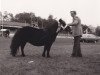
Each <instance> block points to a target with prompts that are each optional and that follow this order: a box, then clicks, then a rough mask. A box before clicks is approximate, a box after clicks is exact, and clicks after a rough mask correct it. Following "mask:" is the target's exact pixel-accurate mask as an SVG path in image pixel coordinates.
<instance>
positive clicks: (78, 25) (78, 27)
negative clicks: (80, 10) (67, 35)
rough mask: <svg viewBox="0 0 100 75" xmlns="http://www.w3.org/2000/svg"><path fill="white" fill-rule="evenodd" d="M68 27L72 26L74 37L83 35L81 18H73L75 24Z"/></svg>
mask: <svg viewBox="0 0 100 75" xmlns="http://www.w3.org/2000/svg"><path fill="white" fill-rule="evenodd" d="M68 25H69V26H72V35H73V36H74V37H75V36H80V35H82V26H81V20H80V18H79V17H77V16H75V17H74V18H73V22H72V23H70V24H68Z"/></svg>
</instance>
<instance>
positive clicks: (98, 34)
mask: <svg viewBox="0 0 100 75" xmlns="http://www.w3.org/2000/svg"><path fill="white" fill-rule="evenodd" d="M95 34H96V35H97V36H100V26H97V28H96V30H95Z"/></svg>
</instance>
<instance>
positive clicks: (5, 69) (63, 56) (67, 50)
mask: <svg viewBox="0 0 100 75" xmlns="http://www.w3.org/2000/svg"><path fill="white" fill-rule="evenodd" d="M10 42H11V38H2V37H0V75H100V43H99V42H98V43H96V44H94V43H81V49H82V54H83V57H82V58H80V57H77V58H76V57H71V56H70V55H71V53H72V47H73V40H72V39H67V38H62V39H61V38H59V39H56V41H55V42H54V44H53V45H52V48H51V51H50V55H51V58H44V57H42V56H41V55H42V51H43V47H36V46H32V45H30V44H27V45H26V46H25V54H26V57H21V56H20V54H21V53H20V51H19V53H18V54H17V56H16V57H12V56H11V55H10V48H9V46H10Z"/></svg>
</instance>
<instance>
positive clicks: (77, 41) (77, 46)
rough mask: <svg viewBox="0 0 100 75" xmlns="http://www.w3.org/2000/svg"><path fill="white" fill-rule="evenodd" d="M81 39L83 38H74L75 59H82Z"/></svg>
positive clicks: (73, 53)
mask: <svg viewBox="0 0 100 75" xmlns="http://www.w3.org/2000/svg"><path fill="white" fill-rule="evenodd" d="M80 39H81V36H75V37H74V46H73V52H72V56H73V57H82V54H81V47H80Z"/></svg>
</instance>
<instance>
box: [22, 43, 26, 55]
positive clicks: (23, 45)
mask: <svg viewBox="0 0 100 75" xmlns="http://www.w3.org/2000/svg"><path fill="white" fill-rule="evenodd" d="M25 45H26V43H23V44H22V45H21V52H22V56H23V57H25V53H24V47H25Z"/></svg>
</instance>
